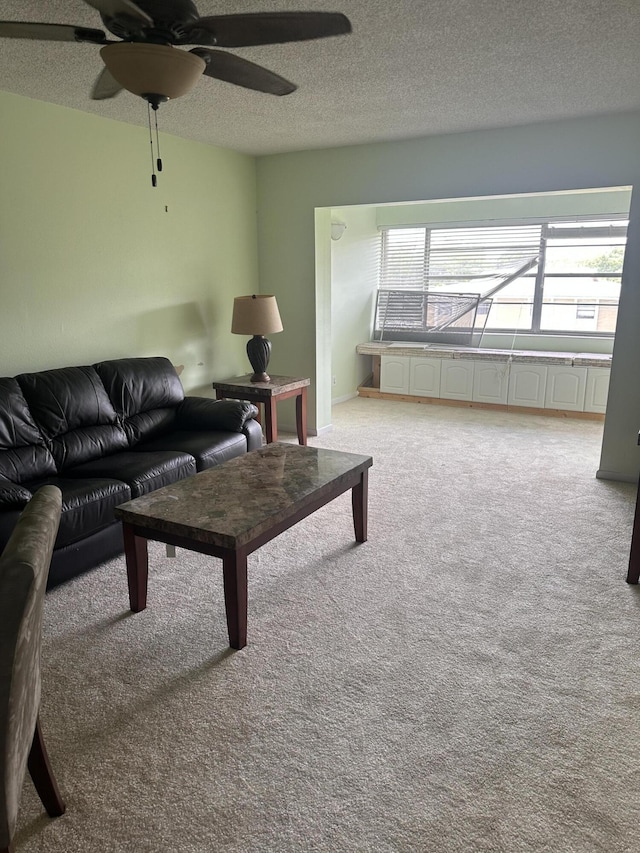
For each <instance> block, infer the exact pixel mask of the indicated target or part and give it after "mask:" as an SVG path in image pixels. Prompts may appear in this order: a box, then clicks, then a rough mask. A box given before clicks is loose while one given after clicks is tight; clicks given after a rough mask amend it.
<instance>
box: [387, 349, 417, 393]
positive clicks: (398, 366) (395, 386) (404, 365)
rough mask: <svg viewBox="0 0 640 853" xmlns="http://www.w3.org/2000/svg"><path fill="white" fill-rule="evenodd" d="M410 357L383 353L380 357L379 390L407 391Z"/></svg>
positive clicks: (389, 391)
mask: <svg viewBox="0 0 640 853" xmlns="http://www.w3.org/2000/svg"><path fill="white" fill-rule="evenodd" d="M409 365H410V359H408V358H403V357H402V356H394V355H383V356H382V358H381V359H380V390H381V391H386V392H387V393H388V394H408V393H409Z"/></svg>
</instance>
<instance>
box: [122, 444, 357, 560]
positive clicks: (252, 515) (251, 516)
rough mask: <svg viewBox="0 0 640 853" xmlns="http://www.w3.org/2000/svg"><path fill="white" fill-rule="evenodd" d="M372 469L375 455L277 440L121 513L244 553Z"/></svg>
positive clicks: (128, 519) (152, 494)
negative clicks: (283, 523)
mask: <svg viewBox="0 0 640 853" xmlns="http://www.w3.org/2000/svg"><path fill="white" fill-rule="evenodd" d="M372 463H373V460H372V458H371V457H370V456H363V455H360V454H356V453H343V452H342V451H337V450H325V449H322V448H316V447H306V446H300V445H298V444H287V443H284V442H275V443H273V444H267V445H265V446H264V447H262V448H260V449H258V450H254V451H251V452H250V453H246V454H245V455H244V456H239V457H237V458H235V459H229V460H228V461H227V462H223V463H222V464H221V465H218V466H216V467H215V468H210V469H209V470H207V471H202V472H200V473H199V474H195V475H194V476H192V477H187V478H186V479H184V480H180V481H179V482H178V483H173V484H171V485H169V486H164V487H163V488H161V489H156V490H155V491H153V492H150V493H149V494H147V495H142V496H141V497H139V498H135V499H134V500H132V501H129V502H128V503H125V504H121V505H120V506H119V507H116V510H115V514H116V517H117V518H119V519H120V520H121V521H124V522H128V523H129V524H133V525H136V526H138V527H144V528H147V529H148V530H153V531H157V532H165V533H168V534H171V535H173V536H182V537H184V538H185V539H191V540H193V541H195V542H203V543H207V544H209V545H217V546H221V547H223V548H237V547H239V546H242V545H243V544H246V543H248V542H250V541H252V540H253V539H255V538H256V537H257V536H259V535H261V534H262V533H264V532H266V531H268V530H269V529H271V528H273V526H274V525H276V524H278V523H279V522H281V521H282V520H284V519H286V518H290V517H291V516H292V515H293V514H295V513H296V512H297V511H299V510H301V509H304V508H305V507H306V506H308V505H309V504H311V503H314V502H315V501H317V500H318V499H319V498H320V497H323V496H330V495H331V494H332V493H333V492H336V494H338V493H339V491H340V488H339V487H340V485H341V483H344V482H346V481H348V480H350V479H351V478H352V477H353V475H354V473H357V472H363V471H365V470H366V469H367V468H369V467H370V466H371V465H372ZM343 491H344V489H343ZM328 499H329V500H330V499H331V498H330V497H328Z"/></svg>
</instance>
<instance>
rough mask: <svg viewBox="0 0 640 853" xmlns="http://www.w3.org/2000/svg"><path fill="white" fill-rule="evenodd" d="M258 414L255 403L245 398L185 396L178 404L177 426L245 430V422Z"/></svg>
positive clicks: (234, 430) (230, 430)
mask: <svg viewBox="0 0 640 853" xmlns="http://www.w3.org/2000/svg"><path fill="white" fill-rule="evenodd" d="M257 415H258V409H257V408H256V407H255V406H254V405H253V403H249V402H247V401H244V400H211V399H209V398H208V397H185V398H184V400H183V401H182V402H181V403H180V405H179V406H178V411H177V418H176V427H177V428H178V429H205V430H209V429H210V430H224V431H226V432H243V431H244V426H245V423H246V422H247V421H248V420H251V419H252V418H255V417H257Z"/></svg>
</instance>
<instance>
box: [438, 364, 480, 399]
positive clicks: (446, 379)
mask: <svg viewBox="0 0 640 853" xmlns="http://www.w3.org/2000/svg"><path fill="white" fill-rule="evenodd" d="M473 364H474V363H473V362H472V361H466V360H464V359H458V358H447V359H442V367H441V368H440V396H441V397H443V398H444V399H445V400H470V399H471V395H472V394H473Z"/></svg>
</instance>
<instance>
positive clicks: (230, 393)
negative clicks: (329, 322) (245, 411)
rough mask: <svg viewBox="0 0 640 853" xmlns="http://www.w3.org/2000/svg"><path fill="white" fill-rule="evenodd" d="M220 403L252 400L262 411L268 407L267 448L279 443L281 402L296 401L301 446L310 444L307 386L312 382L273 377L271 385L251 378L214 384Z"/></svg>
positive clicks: (297, 425) (266, 414)
mask: <svg viewBox="0 0 640 853" xmlns="http://www.w3.org/2000/svg"><path fill="white" fill-rule="evenodd" d="M212 384H213V389H214V391H215V392H216V398H217V399H218V400H224V399H228V398H231V399H233V400H249V402H251V403H255V404H256V405H257V406H258V409H259V408H260V403H262V404H263V406H264V426H265V432H266V438H267V444H271V443H272V442H274V441H277V440H278V413H277V408H276V404H277V402H278V400H286V399H287V398H288V397H295V398H296V430H297V433H298V444H306V443H307V386H308V385H309V384H310V380H309V379H304V378H302V377H296V376H273V375H272V376H271V381H270V382H252V381H251V374H250V373H247V374H246V375H245V376H236V377H235V378H233V379H225V380H223V381H222V382H213V383H212Z"/></svg>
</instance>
